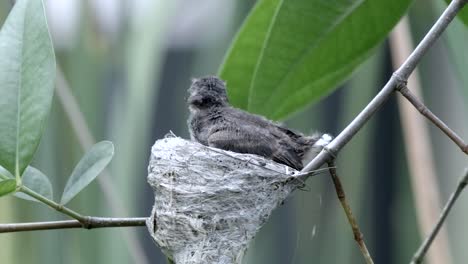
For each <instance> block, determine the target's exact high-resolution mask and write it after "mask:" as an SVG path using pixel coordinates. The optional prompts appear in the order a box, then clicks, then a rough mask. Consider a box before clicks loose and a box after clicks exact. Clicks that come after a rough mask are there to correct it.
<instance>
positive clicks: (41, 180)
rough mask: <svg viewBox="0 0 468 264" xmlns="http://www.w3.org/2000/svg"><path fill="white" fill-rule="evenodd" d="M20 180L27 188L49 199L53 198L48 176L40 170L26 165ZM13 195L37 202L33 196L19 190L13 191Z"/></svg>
mask: <svg viewBox="0 0 468 264" xmlns="http://www.w3.org/2000/svg"><path fill="white" fill-rule="evenodd" d="M21 182H22V183H23V185H24V186H26V187H28V188H29V189H31V190H33V191H35V192H37V193H38V194H40V195H42V196H44V197H45V198H47V199H49V200H53V194H52V184H51V183H50V181H49V178H47V176H45V175H44V174H43V173H42V172H41V171H40V170H38V169H36V168H34V167H31V166H28V167H27V168H26V170H25V171H24V174H23V178H22V180H21ZM15 196H16V197H18V198H21V199H24V200H28V201H33V202H39V201H38V200H36V199H34V198H33V197H31V196H29V195H26V194H24V193H21V192H17V193H15Z"/></svg>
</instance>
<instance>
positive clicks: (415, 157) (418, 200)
mask: <svg viewBox="0 0 468 264" xmlns="http://www.w3.org/2000/svg"><path fill="white" fill-rule="evenodd" d="M411 36H412V34H411V29H410V25H409V21H408V18H407V17H404V18H403V19H402V20H400V23H398V25H397V26H396V27H395V29H394V30H393V31H392V32H391V34H390V41H389V42H390V43H389V44H390V51H391V55H392V64H393V66H394V67H395V69H396V68H397V67H398V66H399V65H401V64H402V63H403V62H404V60H405V59H406V58H408V56H409V55H410V53H411V51H412V50H413V49H414V45H413V43H412V40H411ZM408 83H409V84H408V85H409V86H410V87H411V90H412V91H413V92H414V95H416V96H418V97H419V98H421V100H422V99H423V97H422V87H421V81H420V77H419V73H418V70H417V69H415V70H414V71H413V74H411V76H410V77H409V79H408ZM405 88H406V87H405ZM398 110H399V111H398V112H399V114H400V121H401V125H402V132H403V139H404V146H405V151H406V159H407V160H408V168H409V171H410V174H409V179H410V180H411V189H412V190H413V191H412V195H413V197H414V204H415V209H416V216H417V221H418V228H419V230H420V234H421V237H426V236H427V235H429V234H430V233H431V231H432V227H433V226H434V225H435V223H436V222H437V218H438V216H439V215H440V212H441V211H442V205H441V201H442V198H441V194H440V190H439V187H438V181H437V172H436V169H435V165H434V164H435V162H434V154H433V148H432V146H431V139H430V135H429V129H428V124H427V122H425V121H426V120H424V117H422V116H421V115H420V114H419V113H418V112H417V111H416V109H414V107H413V105H412V104H411V103H410V102H408V101H407V100H406V99H405V98H404V97H403V96H398ZM452 262H453V261H452V258H451V255H450V246H449V243H448V234H447V230H446V229H442V230H441V231H440V234H439V236H438V237H437V240H436V241H434V247H432V249H431V250H430V251H429V253H428V256H427V263H428V264H438V263H444V264H450V263H452Z"/></svg>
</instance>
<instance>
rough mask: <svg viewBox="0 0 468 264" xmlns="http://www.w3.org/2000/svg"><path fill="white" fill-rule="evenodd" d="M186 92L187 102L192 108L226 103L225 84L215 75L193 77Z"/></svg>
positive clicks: (203, 107) (204, 107) (224, 104)
mask: <svg viewBox="0 0 468 264" xmlns="http://www.w3.org/2000/svg"><path fill="white" fill-rule="evenodd" d="M188 92H189V97H188V100H187V103H188V104H189V107H190V108H191V109H193V110H195V109H208V108H211V107H215V106H226V105H227V104H228V98H227V94H226V84H225V83H224V81H222V80H221V79H219V78H218V77H216V76H206V77H201V78H198V79H193V80H192V85H191V86H190V88H189V89H188Z"/></svg>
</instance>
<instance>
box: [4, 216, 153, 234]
mask: <svg viewBox="0 0 468 264" xmlns="http://www.w3.org/2000/svg"><path fill="white" fill-rule="evenodd" d="M146 219H147V218H146V217H135V218H108V217H92V216H90V217H87V218H86V220H85V223H80V222H79V221H77V220H66V221H50V222H34V223H20V224H0V233H10V232H22V231H37V230H51V229H67V228H85V229H94V228H103V227H131V226H144V225H145V223H146Z"/></svg>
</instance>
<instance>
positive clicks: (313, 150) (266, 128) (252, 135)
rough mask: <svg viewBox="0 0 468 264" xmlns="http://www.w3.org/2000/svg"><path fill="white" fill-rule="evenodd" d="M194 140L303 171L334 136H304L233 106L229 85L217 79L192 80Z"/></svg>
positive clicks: (209, 77) (189, 124) (191, 104)
mask: <svg viewBox="0 0 468 264" xmlns="http://www.w3.org/2000/svg"><path fill="white" fill-rule="evenodd" d="M188 92H189V97H188V100H187V101H188V105H189V109H190V116H189V119H188V127H189V131H190V136H191V139H192V140H194V141H197V142H199V143H201V144H203V145H206V146H210V147H215V148H220V149H224V150H230V151H234V152H239V153H251V154H256V155H260V156H263V157H266V158H268V159H271V160H273V161H276V162H279V163H282V164H285V165H287V166H289V167H292V168H294V169H296V170H301V169H302V168H303V167H304V164H305V163H306V162H308V161H309V160H311V159H312V158H313V157H314V156H315V155H316V154H317V153H318V152H319V151H320V150H322V148H323V146H325V145H327V144H328V143H329V142H330V140H331V136H329V135H327V134H314V135H312V136H304V135H302V134H301V133H298V132H295V131H292V130H290V129H287V128H285V127H283V126H281V125H279V124H277V123H275V122H273V121H270V120H268V119H266V118H264V117H262V116H259V115H254V114H251V113H248V112H245V111H243V110H240V109H237V108H234V107H232V106H230V105H229V100H228V98H227V94H226V85H225V83H224V82H223V81H222V80H220V79H219V78H218V77H216V76H206V77H202V78H199V79H194V80H193V81H192V85H191V87H190V88H189V89H188Z"/></svg>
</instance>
